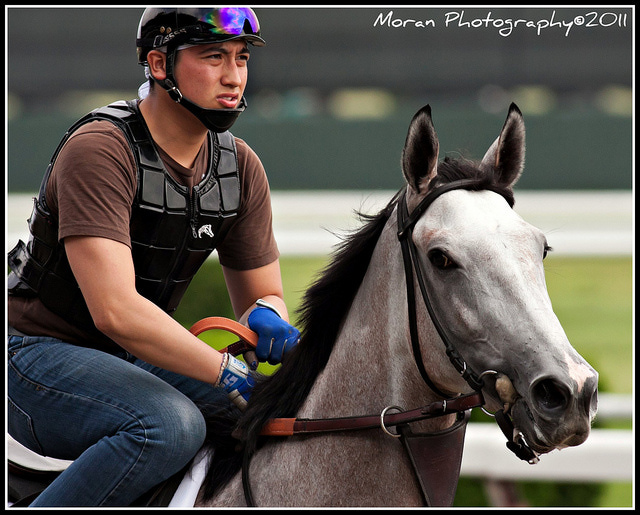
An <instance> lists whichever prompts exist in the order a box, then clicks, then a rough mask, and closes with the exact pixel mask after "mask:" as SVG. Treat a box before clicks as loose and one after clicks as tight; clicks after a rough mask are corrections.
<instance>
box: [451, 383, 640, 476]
mask: <svg viewBox="0 0 640 515" xmlns="http://www.w3.org/2000/svg"><path fill="white" fill-rule="evenodd" d="M632 417H633V399H632V397H631V396H630V395H616V394H600V395H599V400H598V415H597V417H596V420H605V419H621V420H630V419H632ZM633 433H634V432H633V430H630V429H592V430H591V434H590V435H589V438H588V439H587V441H586V442H584V443H583V444H582V445H579V446H577V447H568V448H566V449H562V450H560V451H557V450H556V451H552V452H550V453H548V454H544V455H542V456H541V457H540V462H539V463H537V464H535V465H530V464H528V463H526V462H524V461H521V460H519V459H518V458H516V457H515V456H514V455H513V454H512V453H511V452H509V451H508V450H507V448H506V446H505V437H504V435H503V434H502V432H501V431H500V429H499V428H498V426H497V424H480V423H471V424H469V426H468V427H467V435H466V439H465V447H464V454H463V457H462V470H461V475H462V476H469V477H483V478H489V479H494V480H500V481H517V480H527V481H532V480H545V481H567V482H573V481H575V482H630V481H632V479H633V471H634V455H635V452H634V450H635V449H634V443H635V440H634V434H633Z"/></svg>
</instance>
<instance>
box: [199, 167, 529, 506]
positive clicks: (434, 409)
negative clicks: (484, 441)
mask: <svg viewBox="0 0 640 515" xmlns="http://www.w3.org/2000/svg"><path fill="white" fill-rule="evenodd" d="M457 189H465V190H473V191H480V190H491V191H494V192H496V193H498V194H500V195H501V196H503V197H504V198H505V200H506V201H507V202H508V203H509V206H510V207H513V200H512V199H511V198H510V197H508V196H506V195H505V192H504V191H502V190H501V189H499V188H497V187H494V186H492V185H490V184H487V181H486V180H483V179H460V180H457V181H453V182H450V183H447V184H444V185H441V186H438V187H436V188H435V189H433V190H431V191H430V192H429V193H428V194H427V195H426V196H425V197H424V198H423V199H422V200H421V201H420V203H419V204H418V205H417V206H416V207H415V208H414V209H413V211H412V212H411V213H409V211H408V207H407V202H406V194H407V189H406V188H405V189H404V191H403V192H402V193H401V195H400V197H399V199H398V202H397V216H398V239H399V240H400V245H401V248H402V256H403V261H404V269H405V278H406V287H407V305H408V312H409V330H410V336H411V347H412V350H413V356H414V361H415V363H416V366H417V368H418V370H419V371H420V375H421V376H422V378H423V380H424V381H425V383H426V384H427V385H428V386H429V388H431V389H432V390H433V391H434V392H435V393H436V394H438V395H439V396H441V397H442V398H443V400H441V401H436V402H433V403H431V404H429V405H427V406H424V407H422V408H416V409H413V410H410V411H403V410H402V408H400V407H398V406H387V407H386V408H385V409H384V410H383V411H382V413H380V414H379V415H365V416H356V417H341V418H328V419H298V418H277V419H271V420H270V421H268V422H267V424H266V425H265V426H264V427H263V429H262V431H261V433H260V434H261V435H262V436H281V437H282V436H293V435H310V434H322V433H327V432H336V431H350V430H362V429H372V428H381V429H382V430H383V431H384V432H385V433H386V434H388V435H390V436H392V437H403V442H404V445H405V448H406V449H407V451H408V452H409V455H410V458H411V461H412V464H413V465H414V470H415V472H416V475H417V476H418V479H419V482H420V486H421V488H422V493H423V496H424V498H425V499H426V500H427V501H429V496H430V495H431V496H433V495H435V494H434V492H430V494H429V493H428V492H427V489H426V488H425V486H426V485H425V480H424V478H425V477H428V479H430V480H433V479H434V477H436V476H434V475H428V473H427V472H426V471H425V467H426V465H428V459H430V457H427V458H425V455H426V454H429V453H430V452H431V451H430V450H429V446H428V445H427V446H425V445H423V444H421V443H420V440H424V439H425V438H430V437H433V436H436V437H437V438H440V440H437V441H438V442H439V444H438V445H444V446H446V445H447V443H450V444H451V445H452V446H453V447H455V449H452V453H454V454H456V453H457V454H456V455H455V456H454V458H453V459H454V460H455V461H456V463H457V468H456V467H455V465H454V466H452V467H450V470H452V471H454V472H455V471H456V470H457V473H459V470H460V468H459V467H460V461H461V459H462V455H461V452H462V446H463V444H464V428H465V426H466V423H467V421H468V414H467V416H460V415H461V414H463V413H466V412H468V411H469V410H470V409H472V408H476V407H483V406H484V404H485V401H484V397H483V394H482V388H483V386H484V381H483V377H484V376H485V375H487V374H491V373H494V374H495V373H497V372H495V371H493V370H488V371H484V372H482V373H481V374H477V373H476V372H475V371H474V370H473V369H472V368H471V367H470V366H469V365H468V364H467V362H466V361H465V360H464V359H463V358H462V356H461V355H460V353H459V352H458V351H457V350H456V348H455V347H454V345H453V344H452V343H451V341H450V339H449V338H448V336H447V334H446V332H445V331H444V328H443V326H442V324H441V323H440V322H439V320H438V317H437V315H436V312H435V310H434V308H433V305H432V304H431V301H430V299H429V295H428V292H427V287H426V282H425V276H424V272H423V269H422V266H421V264H420V258H419V255H418V249H417V248H416V246H415V243H414V241H413V229H414V227H415V225H416V223H417V222H418V220H419V219H420V218H421V217H422V215H423V214H424V213H425V212H426V211H427V209H428V208H429V206H431V204H432V203H433V202H434V201H435V200H436V199H437V198H438V197H440V196H441V195H443V194H444V193H447V192H449V191H452V190H457ZM414 269H415V276H416V278H417V281H418V285H419V288H420V292H421V294H422V299H423V301H424V303H425V305H426V307H427V311H428V313H429V316H430V317H431V320H432V321H433V324H434V326H435V328H436V330H437V331H438V334H439V336H440V338H441V340H442V342H443V343H444V346H445V352H446V354H447V356H448V357H449V359H450V361H451V363H452V364H453V366H454V367H455V368H456V370H457V371H458V372H459V373H460V375H461V376H462V377H463V378H464V379H465V380H466V381H467V383H468V384H469V385H470V386H471V388H472V389H473V390H474V392H473V393H471V394H467V395H458V396H456V397H453V398H452V397H451V396H450V395H449V394H446V393H444V392H442V391H441V390H440V389H439V388H437V387H436V386H435V384H434V383H433V381H432V380H431V378H430V377H429V374H428V373H427V371H426V369H425V367H424V362H423V360H422V353H421V351H420V342H419V338H418V325H417V316H416V308H417V306H416V296H415V288H414ZM221 321H224V325H225V327H220V325H218V324H219V323H220V322H221ZM237 326H239V327H237ZM214 328H223V329H226V330H229V331H231V332H234V333H235V334H236V335H238V336H240V337H241V338H242V340H241V341H239V342H236V343H235V344H232V345H230V346H229V347H228V348H227V349H222V350H221V352H225V351H228V352H232V353H233V354H240V353H242V352H245V351H246V350H251V349H253V348H254V347H255V346H256V344H257V336H256V335H255V333H252V332H251V331H249V330H248V329H247V328H246V327H244V326H240V325H239V324H237V323H235V322H233V321H231V320H227V319H221V318H219V317H209V318H205V319H203V320H201V321H199V322H197V323H196V324H194V326H193V327H192V328H191V329H190V330H191V332H192V333H194V334H196V335H197V334H199V333H201V332H203V331H205V330H208V329H214ZM391 409H394V410H396V411H398V413H387V412H388V411H389V410H391ZM483 411H485V412H486V410H484V408H483ZM454 413H455V414H457V415H458V416H457V420H456V422H455V423H454V425H453V426H452V427H451V428H450V429H449V430H448V431H444V432H439V433H436V434H420V435H414V434H413V433H411V431H409V430H407V425H408V424H409V423H412V422H417V421H420V420H425V419H429V418H434V417H439V416H443V415H448V414H454ZM486 413H488V412H486ZM488 414H489V415H491V416H494V417H495V419H496V422H497V423H498V425H499V427H500V429H501V430H502V432H503V434H504V435H505V437H506V438H507V447H508V448H509V449H510V450H511V451H512V452H513V453H514V454H516V456H518V458H520V459H522V460H524V461H528V462H529V463H531V464H534V463H537V462H538V461H539V459H538V454H537V453H536V452H535V451H534V450H532V449H531V448H530V447H529V446H528V445H527V443H526V442H525V440H524V438H523V437H522V435H521V434H520V433H519V432H518V431H517V430H515V428H514V426H513V422H512V420H511V418H510V416H509V414H508V413H505V412H504V411H501V410H499V411H497V412H496V413H495V414H490V413H488ZM394 426H395V427H398V428H399V432H398V433H391V432H390V431H389V428H391V427H394ZM416 442H417V443H416ZM431 445H433V443H432V444H431ZM250 458H251V455H250V454H249V453H248V452H245V454H244V459H243V465H242V483H243V488H244V494H245V500H246V501H247V505H248V506H255V502H254V499H253V495H252V492H251V486H250V482H249V476H248V474H249V472H248V471H249V460H250ZM431 458H432V457H431ZM440 458H441V457H440ZM421 461H422V463H420V462H421ZM440 472H441V471H440ZM450 476H451V473H450ZM436 479H437V478H436ZM455 481H456V482H457V476H456V477H455ZM445 486H446V485H445ZM454 486H455V485H454ZM440 487H442V485H440ZM454 494H455V488H454V489H453V492H448V493H445V494H443V496H444V497H445V498H446V500H447V502H448V501H451V502H452V501H453V497H452V495H454ZM447 495H448V496H447Z"/></svg>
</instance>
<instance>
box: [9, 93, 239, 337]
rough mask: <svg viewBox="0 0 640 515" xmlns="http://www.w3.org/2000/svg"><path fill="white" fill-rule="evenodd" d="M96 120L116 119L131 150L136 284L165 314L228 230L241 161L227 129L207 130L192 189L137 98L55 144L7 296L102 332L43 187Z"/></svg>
mask: <svg viewBox="0 0 640 515" xmlns="http://www.w3.org/2000/svg"><path fill="white" fill-rule="evenodd" d="M93 120H109V121H111V122H113V123H115V124H116V125H117V126H118V127H119V128H120V129H122V131H123V132H124V134H125V136H126V139H127V141H128V142H129V145H130V147H131V149H132V151H133V155H134V157H135V160H136V165H137V191H136V196H135V200H134V203H133V206H132V213H131V222H130V234H131V247H132V248H131V252H132V256H133V263H134V267H135V273H136V289H137V291H138V293H140V294H141V295H143V296H144V297H146V298H147V299H149V300H151V301H152V302H153V303H154V304H156V305H158V306H159V307H160V308H162V309H163V310H165V311H166V312H168V313H173V311H175V309H176V308H177V307H178V304H179V302H180V300H181V298H182V296H183V295H184V293H185V291H186V289H187V287H188V286H189V283H190V282H191V279H192V278H193V276H194V275H195V273H196V272H197V271H198V269H199V268H200V266H201V265H202V264H203V263H204V261H205V259H206V258H207V257H208V256H209V254H211V252H212V251H213V249H214V248H215V247H216V245H217V244H218V243H219V242H220V241H221V239H222V238H224V236H225V234H226V233H227V232H228V230H229V226H230V224H231V221H232V219H233V218H234V217H235V216H236V214H237V211H238V207H239V204H240V180H239V176H238V158H237V151H236V147H235V140H234V138H233V135H232V134H231V133H230V132H228V131H227V132H224V133H220V134H216V133H213V132H209V149H210V152H209V154H210V162H209V168H208V170H207V172H206V174H205V177H204V179H203V180H202V181H200V183H199V184H198V185H197V186H195V187H194V188H192V191H191V193H190V192H189V188H188V187H186V186H182V185H180V184H179V183H178V182H177V181H175V180H174V179H173V177H171V175H170V174H169V172H168V171H167V170H166V168H165V166H164V164H163V163H162V161H161V159H160V156H159V155H158V152H157V150H156V148H155V146H154V143H153V142H152V139H151V135H150V134H149V131H148V129H147V127H146V124H145V122H144V120H143V118H142V116H141V115H140V113H139V111H138V107H137V104H136V102H135V101H130V102H124V101H120V102H116V103H113V104H110V105H108V106H106V107H102V108H100V109H96V110H95V111H92V112H91V113H89V114H88V115H86V116H85V117H83V118H81V119H80V120H78V121H77V122H76V123H75V124H74V125H73V126H72V127H71V128H70V129H69V130H68V131H67V133H66V134H65V136H64V138H63V139H62V141H61V143H60V145H59V146H58V148H57V149H56V151H55V153H54V155H53V157H52V159H51V163H50V164H49V167H48V168H47V172H46V174H45V176H44V179H43V181H42V184H41V186H40V192H39V194H38V197H37V198H36V199H34V208H33V212H32V214H31V217H30V219H29V231H30V233H31V235H30V238H29V242H28V243H27V244H26V245H25V244H24V242H22V241H19V242H18V245H16V247H15V248H14V249H13V250H12V251H11V252H10V253H9V259H8V263H9V267H10V268H11V273H10V274H9V277H8V289H9V294H10V295H19V296H28V297H35V296H37V297H39V298H40V300H41V301H42V302H43V304H44V305H45V306H46V307H47V308H48V309H50V310H51V311H53V312H54V313H56V314H58V315H60V316H61V317H63V318H65V319H66V320H68V321H69V322H71V323H73V324H74V325H76V326H78V327H80V328H82V329H84V330H86V331H89V332H96V331H97V329H96V328H95V325H94V324H93V321H92V319H91V316H90V314H89V310H88V308H87V305H86V303H85V302H84V298H83V297H82V294H81V292H80V288H79V287H78V284H77V282H76V280H75V278H74V276H73V273H72V272H71V268H70V266H69V262H68V260H67V257H66V254H65V250H64V245H62V244H60V243H59V242H58V224H57V220H56V219H55V218H54V217H53V216H52V215H51V214H50V212H49V209H48V208H47V204H46V200H45V192H46V187H47V182H48V179H49V175H50V173H51V170H52V168H53V165H54V162H55V160H56V157H57V155H58V153H59V152H60V149H61V148H62V146H63V145H64V143H65V142H66V141H67V140H68V138H69V136H70V135H71V134H72V133H73V132H74V131H75V130H76V129H78V127H80V126H81V125H84V124H86V123H89V122H91V121H93ZM100 334H101V333H100Z"/></svg>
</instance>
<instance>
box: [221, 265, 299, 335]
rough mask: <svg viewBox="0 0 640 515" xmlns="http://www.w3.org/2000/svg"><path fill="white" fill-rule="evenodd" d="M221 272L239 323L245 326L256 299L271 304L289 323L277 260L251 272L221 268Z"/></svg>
mask: <svg viewBox="0 0 640 515" xmlns="http://www.w3.org/2000/svg"><path fill="white" fill-rule="evenodd" d="M222 272H223V274H224V279H225V282H226V284H227V290H228V291H229V298H230V299H231V306H232V307H233V312H234V313H235V315H236V317H237V318H238V321H239V322H241V323H244V324H246V321H247V317H248V316H249V313H250V312H251V311H252V310H253V309H254V308H255V307H256V304H255V302H256V300H258V299H263V300H265V301H267V302H269V303H270V304H273V306H274V307H275V308H276V309H277V310H278V312H279V313H280V315H281V316H282V318H283V320H285V321H287V322H288V321H289V314H288V312H287V306H286V305H285V303H284V293H283V288H282V278H281V276H280V262H279V261H278V260H277V259H276V260H275V261H273V262H272V263H270V264H268V265H265V266H262V267H260V268H254V269H252V270H234V269H231V268H228V267H224V266H223V267H222Z"/></svg>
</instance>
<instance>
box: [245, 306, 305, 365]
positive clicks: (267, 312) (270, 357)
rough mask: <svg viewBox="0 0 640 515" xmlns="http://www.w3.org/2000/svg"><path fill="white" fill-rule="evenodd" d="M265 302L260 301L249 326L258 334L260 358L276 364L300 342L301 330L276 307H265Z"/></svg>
mask: <svg viewBox="0 0 640 515" xmlns="http://www.w3.org/2000/svg"><path fill="white" fill-rule="evenodd" d="M265 304H266V303H264V302H263V303H262V304H260V303H258V307H257V308H255V309H254V310H253V311H251V313H250V314H249V318H248V319H247V322H248V324H249V328H250V329H251V330H252V331H255V332H256V333H257V334H258V346H257V347H256V355H257V357H258V359H259V360H260V361H268V362H269V363H270V364H271V365H276V364H278V363H281V362H282V359H283V358H284V356H285V355H286V354H287V353H289V352H290V351H291V349H293V348H294V347H295V346H296V345H297V344H298V342H299V341H300V331H298V330H297V329H296V328H295V327H293V326H292V325H291V324H288V323H287V322H286V321H284V320H283V319H282V318H280V316H279V315H278V314H277V312H276V311H275V309H273V308H271V307H264V306H265Z"/></svg>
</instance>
